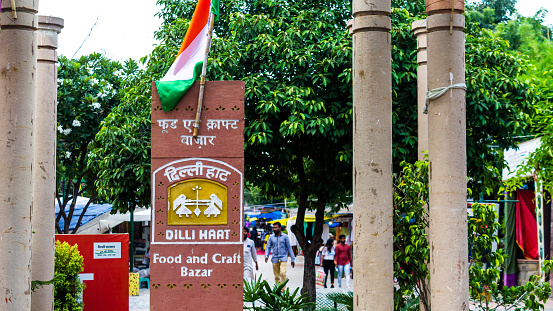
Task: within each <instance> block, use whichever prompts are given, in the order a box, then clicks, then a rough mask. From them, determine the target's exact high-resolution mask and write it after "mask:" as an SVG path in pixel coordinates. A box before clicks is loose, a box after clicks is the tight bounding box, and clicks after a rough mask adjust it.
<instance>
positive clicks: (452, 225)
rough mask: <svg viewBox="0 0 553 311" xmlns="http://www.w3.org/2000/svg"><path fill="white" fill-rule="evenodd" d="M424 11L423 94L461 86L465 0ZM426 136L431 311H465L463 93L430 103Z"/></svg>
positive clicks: (430, 3) (434, 3) (431, 1)
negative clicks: (425, 60)
mask: <svg viewBox="0 0 553 311" xmlns="http://www.w3.org/2000/svg"><path fill="white" fill-rule="evenodd" d="M452 6H454V8H452ZM452 9H454V10H453V13H452ZM426 11H427V13H428V17H427V19H426V22H427V30H428V89H429V90H433V89H436V88H439V87H447V86H449V85H451V84H455V83H464V82H465V41H464V34H463V29H464V16H463V15H462V13H463V12H464V1H463V0H455V2H452V1H451V0H427V1H426ZM428 132H429V154H430V163H429V165H430V166H429V182H430V211H429V217H430V225H429V231H430V240H431V241H430V263H431V266H430V269H429V270H430V286H431V287H430V289H431V305H432V310H433V311H440V310H448V311H449V310H468V304H469V290H468V289H469V285H468V262H467V261H468V245H467V234H468V233H467V197H466V193H467V179H466V177H467V166H466V147H465V142H466V108H465V91H464V90H462V89H452V90H449V91H447V93H445V94H444V95H443V96H441V97H439V98H438V99H435V100H432V101H430V102H429V104H428Z"/></svg>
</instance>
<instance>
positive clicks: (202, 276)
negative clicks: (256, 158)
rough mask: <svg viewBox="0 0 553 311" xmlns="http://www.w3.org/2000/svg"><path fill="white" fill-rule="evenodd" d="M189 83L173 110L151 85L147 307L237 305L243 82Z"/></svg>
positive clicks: (239, 300)
mask: <svg viewBox="0 0 553 311" xmlns="http://www.w3.org/2000/svg"><path fill="white" fill-rule="evenodd" d="M198 90H199V84H198V83H196V84H195V85H194V86H193V87H192V89H190V91H188V93H187V94H186V95H185V96H184V97H183V98H182V99H181V101H180V102H179V104H178V105H177V106H176V107H175V109H173V110H172V111H168V112H165V111H163V110H162V108H161V103H160V101H159V96H158V95H157V90H156V87H155V83H153V84H152V130H151V133H152V227H151V228H152V232H151V249H150V273H151V274H150V275H151V276H150V283H151V292H150V294H151V295H150V306H151V310H198V309H199V310H242V309H243V307H242V291H243V288H242V276H243V272H242V271H243V261H242V260H243V259H242V249H243V247H242V245H243V244H242V243H243V238H242V229H241V228H242V226H243V223H242V219H243V208H242V207H243V184H244V82H242V81H218V82H206V86H205V94H204V104H203V109H202V117H201V122H200V131H199V135H198V137H197V138H193V136H192V132H193V126H194V119H195V116H196V109H197V102H198Z"/></svg>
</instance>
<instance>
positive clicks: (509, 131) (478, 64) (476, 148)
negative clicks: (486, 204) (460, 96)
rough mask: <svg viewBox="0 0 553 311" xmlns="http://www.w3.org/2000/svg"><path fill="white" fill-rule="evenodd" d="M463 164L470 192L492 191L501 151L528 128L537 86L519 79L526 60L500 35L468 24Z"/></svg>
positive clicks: (495, 186)
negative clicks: (465, 147)
mask: <svg viewBox="0 0 553 311" xmlns="http://www.w3.org/2000/svg"><path fill="white" fill-rule="evenodd" d="M466 32H467V35H466V45H465V46H466V72H467V74H466V84H467V95H466V96H467V98H466V103H467V168H468V176H469V182H468V185H469V188H470V189H471V190H472V192H473V194H474V195H475V197H478V196H479V195H484V194H487V195H490V194H492V193H497V191H498V189H499V184H500V182H501V170H502V168H503V156H502V151H503V150H504V149H509V148H511V147H514V146H516V144H517V137H519V136H525V135H528V134H529V133H531V131H532V129H531V127H530V124H531V116H532V115H533V114H534V110H535V107H534V105H535V104H536V103H537V102H539V101H540V97H539V91H538V89H537V88H536V85H535V84H534V83H533V81H531V80H527V79H524V73H525V71H526V70H527V69H528V68H529V66H530V64H529V63H528V61H526V60H525V59H524V58H521V57H519V56H517V55H514V54H513V53H511V52H510V51H509V50H508V44H507V42H506V41H505V40H502V39H501V38H499V37H497V36H495V35H494V34H493V33H492V32H491V31H489V30H485V29H481V28H480V27H478V26H477V25H476V24H474V23H468V24H467V31H466Z"/></svg>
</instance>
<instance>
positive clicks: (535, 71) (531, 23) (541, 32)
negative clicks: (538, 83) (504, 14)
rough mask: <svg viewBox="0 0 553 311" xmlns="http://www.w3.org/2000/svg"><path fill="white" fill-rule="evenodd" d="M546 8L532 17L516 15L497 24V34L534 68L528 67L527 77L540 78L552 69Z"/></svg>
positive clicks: (552, 47) (552, 51) (551, 46)
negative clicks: (545, 23) (545, 22)
mask: <svg viewBox="0 0 553 311" xmlns="http://www.w3.org/2000/svg"><path fill="white" fill-rule="evenodd" d="M546 14H547V10H545V9H543V8H542V9H540V10H539V11H538V12H536V14H535V15H534V16H532V17H525V16H522V15H517V17H516V18H514V19H512V20H510V21H508V22H507V23H503V24H499V25H497V35H498V36H500V37H501V38H503V39H505V40H507V41H508V42H509V47H510V49H512V50H514V51H516V52H518V53H520V54H522V55H524V56H527V57H528V59H529V60H531V62H532V64H533V65H534V66H535V68H529V69H530V71H529V72H527V75H528V77H534V78H537V79H541V77H542V74H543V73H544V72H545V71H547V70H551V69H553V65H552V64H553V43H552V42H551V39H552V38H551V36H552V28H551V26H545V25H543V24H544V19H545V15H546Z"/></svg>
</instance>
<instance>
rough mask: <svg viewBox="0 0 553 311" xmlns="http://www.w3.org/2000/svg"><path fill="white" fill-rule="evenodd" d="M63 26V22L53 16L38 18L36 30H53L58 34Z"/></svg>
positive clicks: (61, 19) (40, 16)
mask: <svg viewBox="0 0 553 311" xmlns="http://www.w3.org/2000/svg"><path fill="white" fill-rule="evenodd" d="M63 26H64V20H63V18H60V17H55V16H44V15H39V16H38V29H40V30H53V31H55V32H57V33H60V32H61V30H62V29H63Z"/></svg>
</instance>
